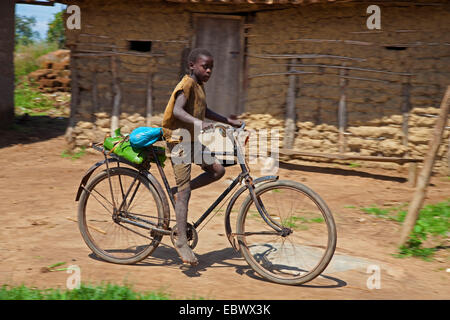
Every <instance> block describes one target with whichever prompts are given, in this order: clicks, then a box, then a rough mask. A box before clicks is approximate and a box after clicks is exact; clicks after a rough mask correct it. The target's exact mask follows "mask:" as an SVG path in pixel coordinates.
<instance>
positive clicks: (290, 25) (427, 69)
mask: <svg viewBox="0 0 450 320" xmlns="http://www.w3.org/2000/svg"><path fill="white" fill-rule="evenodd" d="M79 5H80V7H81V10H82V14H83V25H82V30H80V31H69V30H68V31H67V38H68V45H69V47H70V48H71V49H72V60H71V61H72V68H73V69H76V78H77V79H76V84H75V86H76V87H77V88H78V92H77V93H76V97H75V98H74V99H73V107H72V109H73V110H72V112H73V117H72V118H73V123H74V128H75V129H74V131H73V132H72V133H71V136H70V138H69V140H70V142H71V144H72V145H73V146H74V147H81V146H86V145H87V144H88V142H89V137H91V138H93V137H95V138H96V139H101V137H102V135H103V136H104V135H105V134H106V133H107V132H109V129H108V126H110V122H108V121H110V120H108V119H107V118H108V116H107V115H111V113H112V110H113V108H114V103H115V102H114V101H116V102H117V101H118V105H119V110H120V112H119V115H118V117H119V122H120V125H123V124H125V125H126V128H124V129H125V130H124V131H125V132H126V131H127V130H128V129H129V130H132V129H133V126H139V125H145V124H146V122H145V117H146V113H147V109H148V105H149V96H151V106H152V114H153V115H156V116H157V119H156V120H155V121H153V122H152V124H155V125H158V119H160V118H158V116H160V115H161V113H162V112H163V111H164V108H165V105H166V103H167V101H168V98H169V96H170V93H171V91H172V89H173V87H174V86H175V85H176V83H177V82H178V80H179V79H180V77H181V76H182V75H183V73H184V72H185V69H184V67H185V66H184V65H183V61H184V60H183V59H185V57H186V54H187V52H188V51H189V48H191V45H192V43H193V38H194V30H193V15H194V13H198V12H203V13H213V12H214V13H231V14H240V15H241V16H244V17H245V29H244V30H243V32H244V36H245V51H246V61H245V71H244V72H245V81H244V85H245V97H244V99H243V100H244V102H245V110H246V113H245V114H244V115H243V117H244V118H246V119H248V120H250V122H252V123H251V124H249V126H250V127H254V128H279V129H280V132H281V134H282V136H281V137H283V133H284V132H283V129H284V124H285V117H286V101H287V93H288V90H289V76H290V75H292V74H295V79H296V80H295V83H296V88H295V110H296V112H295V114H296V117H295V119H294V122H295V124H296V129H295V140H294V144H293V147H294V148H295V149H299V150H304V151H315V152H327V153H335V152H338V151H339V150H341V151H343V152H346V153H355V154H361V155H379V156H397V157H402V156H409V157H415V158H421V157H423V156H424V155H425V153H426V151H427V143H428V141H429V140H430V138H431V132H432V127H433V125H434V122H435V120H436V115H437V114H438V112H439V109H438V108H439V104H440V102H441V99H442V97H443V95H444V90H445V88H446V86H447V85H448V84H449V79H450V45H449V43H450V38H449V37H450V36H449V35H450V25H449V24H448V23H447V21H449V20H450V10H449V8H450V5H449V4H448V3H445V2H442V3H440V2H439V1H433V3H431V2H430V5H414V4H408V3H404V4H399V3H398V2H396V3H383V4H380V8H381V13H382V15H381V17H382V20H381V29H380V30H368V29H367V27H366V20H367V17H368V15H367V14H366V8H367V5H366V4H361V3H355V4H352V3H348V4H326V5H322V4H317V5H308V6H291V5H289V6H264V8H262V6H258V7H255V6H253V7H252V6H249V5H207V4H202V3H199V4H173V3H165V2H158V1H140V2H139V1H138V2H133V3H127V4H125V3H124V2H123V1H116V0H114V1H103V0H97V1H89V2H86V1H84V2H80V4H79ZM252 8H253V9H252ZM260 9H264V10H260ZM268 26H270V27H268ZM134 40H138V41H149V42H151V50H150V51H149V52H136V51H134V50H131V49H130V41H134ZM73 81H74V80H73ZM73 85H74V83H72V86H73ZM117 88H120V93H119V94H118V93H117ZM149 88H150V89H151V95H149ZM343 96H344V101H345V109H346V110H345V121H344V123H342V121H341V122H340V121H339V118H338V110H339V101H340V100H341V101H342V97H343ZM98 115H100V117H99V116H98ZM130 117H131V118H130ZM140 117H141V118H140ZM138 118H139V121H136V119H138ZM87 123H90V124H87ZM81 126H84V127H86V129H82V128H81ZM340 128H341V130H342V132H343V135H341V136H343V137H344V139H339V129H340ZM88 131H90V133H87V132H88ZM93 132H95V134H94V133H93ZM87 137H88V138H87ZM448 139H449V130H448V128H447V129H446V131H445V133H444V143H443V145H442V148H441V149H440V152H439V159H438V164H437V170H444V171H445V170H448V161H447V154H448ZM282 140H283V139H282V138H281V141H280V144H281V146H283V141H282ZM394 167H395V166H394Z"/></svg>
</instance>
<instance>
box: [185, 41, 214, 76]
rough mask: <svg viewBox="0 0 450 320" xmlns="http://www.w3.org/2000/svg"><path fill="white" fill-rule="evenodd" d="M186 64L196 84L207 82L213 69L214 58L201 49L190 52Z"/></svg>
mask: <svg viewBox="0 0 450 320" xmlns="http://www.w3.org/2000/svg"><path fill="white" fill-rule="evenodd" d="M188 63H189V70H190V71H191V75H194V76H195V78H196V79H197V82H199V83H203V82H207V81H208V80H209V78H210V77H211V73H212V69H213V67H214V58H213V56H212V54H211V53H210V52H209V51H208V50H206V49H202V48H197V49H194V50H192V51H191V53H190V54H189V56H188Z"/></svg>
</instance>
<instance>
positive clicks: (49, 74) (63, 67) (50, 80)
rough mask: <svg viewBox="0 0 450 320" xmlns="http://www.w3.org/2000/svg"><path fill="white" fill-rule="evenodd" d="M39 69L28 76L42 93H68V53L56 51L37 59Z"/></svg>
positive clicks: (66, 51) (67, 51)
mask: <svg viewBox="0 0 450 320" xmlns="http://www.w3.org/2000/svg"><path fill="white" fill-rule="evenodd" d="M39 61H40V65H41V69H38V70H36V71H34V72H31V73H30V74H29V75H28V79H30V81H32V82H35V83H37V84H38V85H39V90H40V91H42V92H47V93H52V92H57V91H64V92H69V91H70V70H69V69H70V51H69V50H57V51H54V52H50V53H48V54H46V55H44V56H42V57H41V58H39Z"/></svg>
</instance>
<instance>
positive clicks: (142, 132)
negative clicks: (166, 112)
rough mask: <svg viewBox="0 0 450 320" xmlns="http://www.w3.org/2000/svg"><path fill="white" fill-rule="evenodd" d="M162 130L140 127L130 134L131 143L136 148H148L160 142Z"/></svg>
mask: <svg viewBox="0 0 450 320" xmlns="http://www.w3.org/2000/svg"><path fill="white" fill-rule="evenodd" d="M162 135H163V130H162V128H152V127H139V128H136V129H134V130H133V131H132V132H131V133H130V143H131V146H132V147H134V148H146V147H149V146H151V145H152V144H154V143H155V142H156V141H158V140H160V139H161V137H162Z"/></svg>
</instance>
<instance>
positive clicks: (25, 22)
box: [15, 15, 40, 46]
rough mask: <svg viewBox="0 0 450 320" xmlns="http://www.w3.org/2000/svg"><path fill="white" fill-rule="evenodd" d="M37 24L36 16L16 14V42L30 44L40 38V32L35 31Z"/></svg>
mask: <svg viewBox="0 0 450 320" xmlns="http://www.w3.org/2000/svg"><path fill="white" fill-rule="evenodd" d="M35 24H36V18H35V17H26V16H21V15H16V17H15V44H16V45H18V44H22V45H25V46H27V45H29V44H32V43H33V42H35V40H39V38H40V37H39V32H37V31H33V27H34V25H35Z"/></svg>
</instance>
